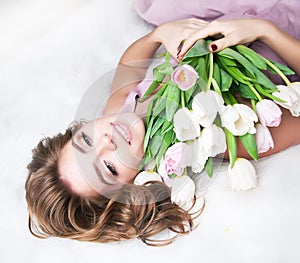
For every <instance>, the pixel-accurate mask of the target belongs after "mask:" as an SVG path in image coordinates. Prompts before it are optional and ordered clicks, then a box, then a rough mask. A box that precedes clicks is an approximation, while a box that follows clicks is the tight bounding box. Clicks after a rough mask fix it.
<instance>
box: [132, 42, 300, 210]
mask: <svg viewBox="0 0 300 263" xmlns="http://www.w3.org/2000/svg"><path fill="white" fill-rule="evenodd" d="M208 45H209V40H199V41H197V42H196V43H195V45H194V46H193V47H192V48H191V49H190V50H189V51H188V53H186V55H185V56H184V58H183V59H182V60H181V61H180V62H179V63H178V64H177V63H176V65H174V63H172V61H171V58H170V54H169V53H166V55H165V61H164V63H162V64H160V65H159V66H157V67H155V68H154V70H153V82H152V84H151V85H150V86H149V88H148V90H147V91H146V93H145V94H144V96H143V97H142V98H141V101H143V100H145V99H146V98H147V97H148V96H149V95H151V94H152V93H154V91H157V90H158V91H157V93H156V94H155V96H154V98H153V99H152V101H151V102H150V104H149V106H148V112H147V119H146V128H147V131H146V136H145V140H144V150H145V156H144V159H143V161H142V163H141V166H140V170H144V171H143V172H142V173H141V174H140V175H138V177H137V181H141V176H145V175H146V177H147V178H148V179H150V178H151V174H152V175H154V174H155V180H158V179H157V178H161V180H162V181H164V182H165V183H167V184H168V185H170V186H171V187H175V185H176V189H177V190H176V189H175V190H174V189H173V188H172V200H174V202H177V203H178V204H179V205H182V206H183V207H185V206H186V204H187V203H189V202H190V200H192V198H193V196H194V192H193V191H195V187H193V185H192V183H191V182H190V180H189V176H188V174H189V173H188V172H187V169H189V170H190V171H192V172H193V173H200V172H202V170H204V169H205V170H206V172H207V174H208V175H209V176H212V174H213V161H212V158H221V157H222V156H223V154H224V153H225V152H226V150H227V151H228V156H229V169H228V171H229V176H230V181H231V184H232V189H234V190H238V191H241V190H248V189H251V188H254V187H255V186H256V180H257V178H256V177H257V175H256V172H255V169H254V167H253V165H252V164H251V162H250V161H248V160H246V159H243V158H239V157H238V156H237V140H240V141H241V143H242V145H243V146H244V147H245V149H246V151H247V152H248V153H249V155H250V156H251V157H252V158H253V159H254V160H258V154H259V153H261V152H265V151H268V150H269V149H270V148H272V147H274V143H273V139H272V137H271V134H270V132H269V130H268V127H276V126H278V125H280V121H281V114H282V112H281V110H280V108H279V107H278V104H279V105H281V106H282V107H285V108H288V109H289V110H290V111H291V114H293V116H299V113H300V83H290V82H289V80H288V78H287V77H286V76H285V75H290V74H294V72H293V71H292V70H291V69H289V68H288V67H286V66H283V65H281V64H279V63H276V62H274V61H270V60H268V59H266V58H264V57H262V56H260V55H259V54H257V53H256V52H254V51H253V50H251V49H249V48H248V47H246V46H244V45H237V46H234V47H232V48H225V49H224V50H222V51H220V52H217V53H212V52H210V51H209V49H208ZM266 70H268V71H269V72H271V73H273V74H278V75H279V76H281V78H282V79H283V81H284V82H285V83H286V86H284V85H277V86H276V85H275V84H274V83H273V82H272V81H271V80H270V79H269V78H268V77H267V75H266V74H265V73H264V72H265V71H266ZM241 99H242V100H243V101H245V99H246V101H247V102H249V103H246V104H243V103H240V102H239V101H241ZM145 167H147V168H145ZM142 181H143V180H142ZM180 181H182V187H181V188H180V187H179V186H180V183H179V182H180ZM187 182H189V183H187ZM178 187H179V188H180V189H179V188H178ZM178 189H179V190H180V191H179V190H178ZM181 190H182V191H181ZM173 193H174V194H173ZM180 196H184V198H181V197H180Z"/></svg>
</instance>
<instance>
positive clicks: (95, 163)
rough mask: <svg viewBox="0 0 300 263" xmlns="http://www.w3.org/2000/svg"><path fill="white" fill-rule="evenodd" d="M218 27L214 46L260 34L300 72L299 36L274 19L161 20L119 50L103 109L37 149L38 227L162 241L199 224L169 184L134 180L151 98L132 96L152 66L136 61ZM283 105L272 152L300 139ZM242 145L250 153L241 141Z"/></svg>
mask: <svg viewBox="0 0 300 263" xmlns="http://www.w3.org/2000/svg"><path fill="white" fill-rule="evenodd" d="M208 21H209V19H208ZM220 34H222V35H223V38H220V39H218V40H216V41H214V42H212V43H211V44H210V50H211V52H217V51H220V50H221V49H223V48H225V47H227V46H232V45H236V44H243V43H252V42H254V41H260V42H261V43H264V44H266V45H268V47H269V48H270V49H272V50H273V51H274V52H276V53H277V54H278V56H280V57H281V58H282V59H284V61H285V62H286V63H287V64H288V65H289V66H290V67H291V68H292V69H293V70H294V71H295V72H296V73H297V74H298V75H300V42H299V40H297V39H296V38H294V37H293V36H291V35H290V34H288V33H286V32H284V31H282V30H281V29H280V28H279V27H277V26H276V25H275V24H273V23H272V22H271V21H267V20H263V19H234V20H219V21H213V22H207V21H205V20H202V19H195V18H192V19H183V20H177V21H173V22H167V23H163V24H161V25H159V26H158V27H156V28H155V29H154V30H153V31H152V32H150V33H149V34H147V35H145V36H144V37H142V38H141V39H139V40H137V41H136V42H134V43H133V44H132V45H131V46H130V47H129V48H128V49H127V50H126V51H125V53H124V54H123V56H122V57H121V59H120V62H119V65H118V68H117V71H116V75H115V78H114V81H113V85H112V92H111V96H110V98H109V100H108V102H107V104H106V107H105V110H104V115H103V116H102V117H100V118H98V119H96V120H93V121H90V122H87V123H77V124H75V125H73V126H72V127H70V128H68V129H67V130H66V132H65V133H64V134H58V135H57V136H54V137H52V138H49V137H48V138H45V139H43V140H42V141H41V142H40V143H39V144H38V145H37V147H36V148H35V149H34V150H33V159H32V161H31V163H30V164H29V165H28V171H29V175H28V178H27V181H26V199H27V203H28V210H29V228H30V231H31V232H32V233H33V234H34V235H36V236H38V237H48V236H57V237H62V238H72V239H77V240H82V241H95V242H111V241H120V240H126V239H131V238H139V239H141V240H142V241H143V242H145V243H147V244H150V245H153V244H158V245H159V244H167V243H168V242H171V241H173V239H174V238H175V237H176V235H180V234H186V233H188V232H189V231H190V230H191V229H192V228H193V217H194V216H195V215H193V214H191V213H190V212H189V211H185V210H184V209H182V208H180V207H179V206H177V205H176V204H174V203H172V202H171V200H170V189H169V188H168V187H167V186H166V185H164V184H163V183H158V182H152V183H149V184H147V185H145V186H137V185H133V184H132V182H133V180H134V178H135V176H136V174H137V169H138V165H139V163H140V161H141V160H142V158H143V154H144V153H143V140H144V134H145V127H144V124H143V117H144V116H145V112H146V108H147V104H148V102H149V100H148V101H145V102H144V103H142V104H141V103H139V102H138V101H135V100H134V98H133V101H130V100H127V101H126V99H127V97H128V95H132V93H131V91H132V90H133V88H135V87H136V85H137V84H138V82H139V81H140V80H141V79H143V77H144V75H145V71H146V67H145V65H142V64H141V63H138V64H139V65H138V66H132V65H133V64H132V63H134V62H136V61H145V60H148V59H150V58H152V57H153V55H154V53H155V52H156V50H157V49H158V47H159V46H160V45H163V46H164V47H165V48H166V50H168V51H169V52H170V53H171V54H172V56H173V57H174V58H175V59H180V58H181V57H182V56H183V55H184V54H185V53H186V52H187V50H188V49H189V48H190V47H191V46H192V44H193V43H194V42H195V41H196V40H197V39H201V38H205V37H207V36H215V35H220ZM182 40H185V43H184V45H183V46H182V47H181V45H180V44H181V42H182ZM180 47H181V48H180ZM283 47H285V48H283ZM124 79H125V80H124ZM124 83H130V84H128V85H125V86H124ZM129 98H132V96H131V97H130V96H129ZM125 101H126V102H127V103H128V102H129V103H134V107H133V109H134V110H133V112H128V111H126V110H125V111H124V104H125ZM125 108H126V107H125ZM283 112H284V113H283V117H282V124H281V125H280V126H279V127H277V128H274V129H271V133H272V136H273V139H274V142H275V145H276V146H275V148H274V149H272V150H271V151H268V152H267V153H266V154H273V153H275V152H278V151H280V150H282V149H284V148H286V147H289V146H291V145H293V144H297V143H300V135H299V132H298V131H299V129H300V119H299V118H294V117H291V116H290V114H289V113H287V111H285V110H283ZM287 131H288V134H287ZM239 153H240V155H245V153H243V152H242V149H239ZM266 154H265V155H266ZM165 230H171V231H173V232H174V233H175V236H174V238H171V239H169V240H163V241H159V240H155V238H154V236H155V235H156V234H158V233H160V232H162V231H165Z"/></svg>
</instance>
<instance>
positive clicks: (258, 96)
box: [247, 82, 262, 101]
mask: <svg viewBox="0 0 300 263" xmlns="http://www.w3.org/2000/svg"><path fill="white" fill-rule="evenodd" d="M247 85H248V87H249V88H250V89H251V91H252V92H253V93H254V95H255V96H256V98H257V99H258V100H259V101H261V100H262V97H261V96H260V95H259V93H258V92H257V90H256V88H254V87H253V85H251V83H250V82H247Z"/></svg>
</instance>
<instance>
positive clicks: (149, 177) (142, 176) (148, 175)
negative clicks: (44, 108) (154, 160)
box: [133, 171, 162, 185]
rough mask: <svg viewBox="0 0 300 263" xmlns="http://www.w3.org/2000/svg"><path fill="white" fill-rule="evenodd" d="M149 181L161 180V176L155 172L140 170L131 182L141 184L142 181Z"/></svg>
mask: <svg viewBox="0 0 300 263" xmlns="http://www.w3.org/2000/svg"><path fill="white" fill-rule="evenodd" d="M150 181H158V182H162V178H161V177H160V175H159V174H158V173H156V172H152V171H142V172H140V173H139V174H138V175H137V176H136V177H135V179H134V182H133V183H134V184H136V185H143V184H144V183H147V182H150Z"/></svg>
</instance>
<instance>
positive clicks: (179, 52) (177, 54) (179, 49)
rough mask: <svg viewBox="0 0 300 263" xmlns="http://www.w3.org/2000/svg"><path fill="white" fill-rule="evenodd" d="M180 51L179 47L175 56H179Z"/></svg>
mask: <svg viewBox="0 0 300 263" xmlns="http://www.w3.org/2000/svg"><path fill="white" fill-rule="evenodd" d="M180 52H181V49H179V50H178V52H177V57H178V56H179V54H180Z"/></svg>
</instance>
